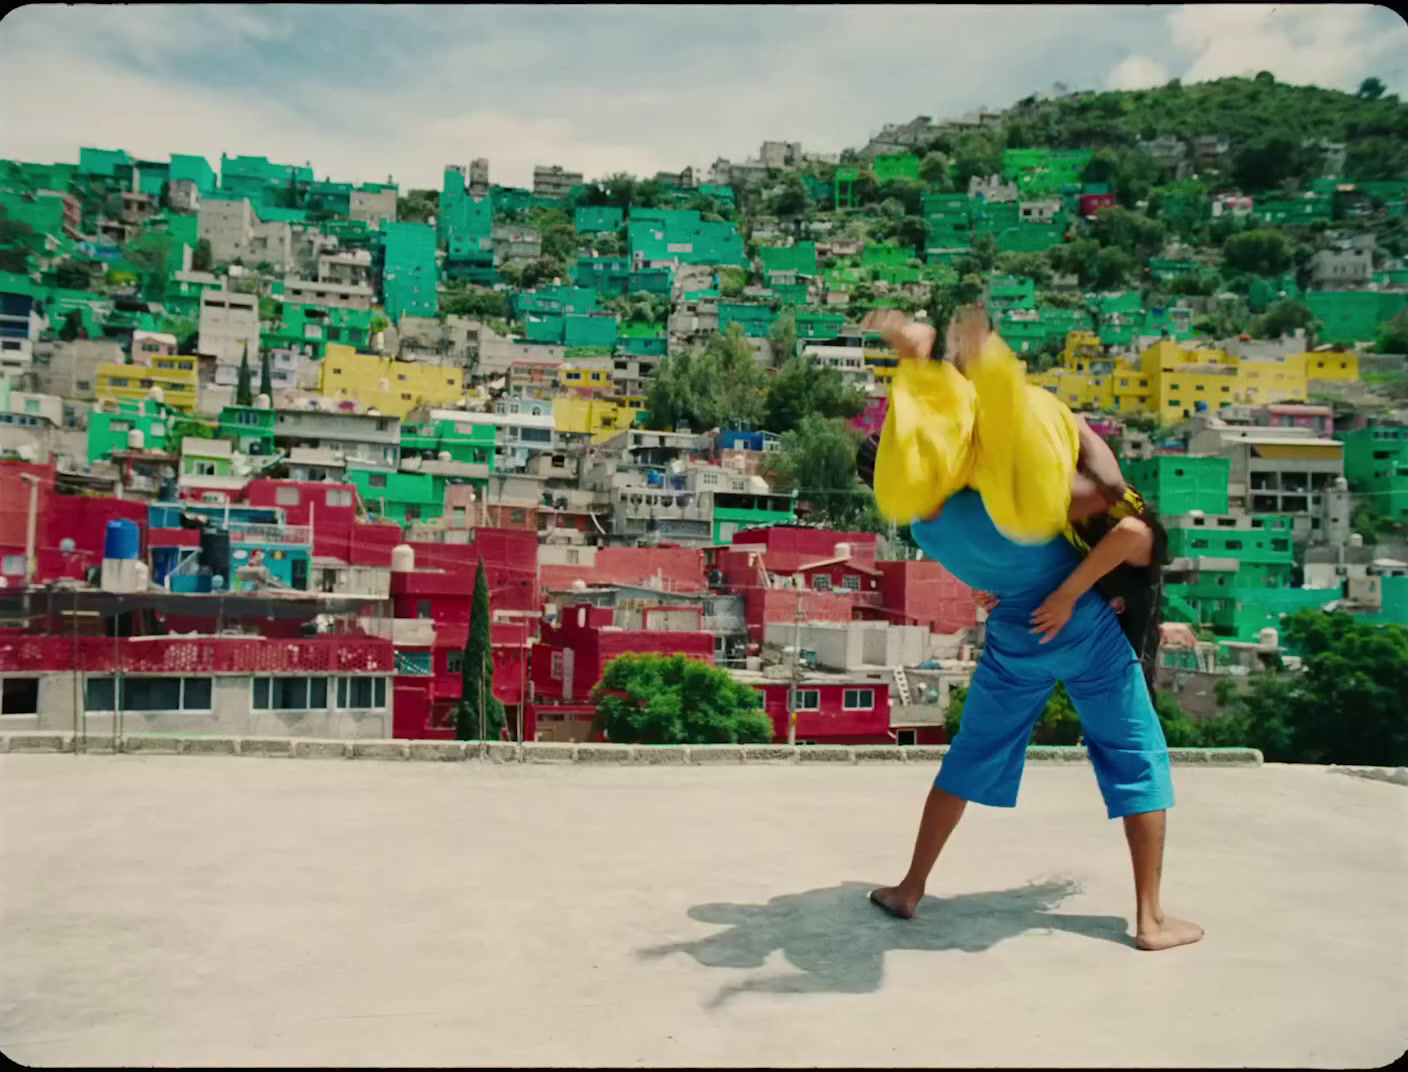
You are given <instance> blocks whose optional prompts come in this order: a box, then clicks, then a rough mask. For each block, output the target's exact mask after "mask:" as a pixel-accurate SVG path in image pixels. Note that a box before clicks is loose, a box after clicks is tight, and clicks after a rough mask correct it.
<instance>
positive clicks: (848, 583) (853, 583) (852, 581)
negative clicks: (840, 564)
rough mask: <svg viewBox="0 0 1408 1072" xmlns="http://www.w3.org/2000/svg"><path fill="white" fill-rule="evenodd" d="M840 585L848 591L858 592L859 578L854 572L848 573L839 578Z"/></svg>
mask: <svg viewBox="0 0 1408 1072" xmlns="http://www.w3.org/2000/svg"><path fill="white" fill-rule="evenodd" d="M841 587H842V588H844V589H846V590H847V591H848V592H859V591H860V578H859V577H857V576H856V575H855V574H854V573H848V574H846V575H845V576H844V577H842V578H841Z"/></svg>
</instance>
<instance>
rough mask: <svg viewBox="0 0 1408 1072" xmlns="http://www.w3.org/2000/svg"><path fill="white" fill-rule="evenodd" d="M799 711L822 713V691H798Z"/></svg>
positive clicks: (797, 708)
mask: <svg viewBox="0 0 1408 1072" xmlns="http://www.w3.org/2000/svg"><path fill="white" fill-rule="evenodd" d="M796 710H798V711H820V710H821V690H820V689H798V690H797V707H796Z"/></svg>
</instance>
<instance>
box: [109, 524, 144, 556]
mask: <svg viewBox="0 0 1408 1072" xmlns="http://www.w3.org/2000/svg"><path fill="white" fill-rule="evenodd" d="M141 544H142V537H141V530H139V529H138V528H137V523H136V522H135V521H128V520H127V519H126V518H118V519H116V520H113V521H109V522H108V524H107V531H106V532H105V533H104V535H103V557H104V558H113V559H124V558H136V557H137V554H138V551H139V550H140V548H141Z"/></svg>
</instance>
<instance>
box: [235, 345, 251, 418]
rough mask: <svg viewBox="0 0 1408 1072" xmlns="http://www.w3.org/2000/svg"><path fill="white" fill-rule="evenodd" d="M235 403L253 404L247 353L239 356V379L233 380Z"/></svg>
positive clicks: (240, 404)
mask: <svg viewBox="0 0 1408 1072" xmlns="http://www.w3.org/2000/svg"><path fill="white" fill-rule="evenodd" d="M235 405H237V406H252V405H254V388H253V387H252V386H251V385H250V382H249V353H248V352H246V353H245V354H244V355H243V356H242V357H241V358H240V374H239V379H238V380H237V381H236V382H235Z"/></svg>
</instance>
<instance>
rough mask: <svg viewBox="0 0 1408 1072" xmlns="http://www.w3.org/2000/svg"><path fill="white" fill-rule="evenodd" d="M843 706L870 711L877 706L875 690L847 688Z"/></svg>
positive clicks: (848, 709) (844, 707) (842, 700)
mask: <svg viewBox="0 0 1408 1072" xmlns="http://www.w3.org/2000/svg"><path fill="white" fill-rule="evenodd" d="M841 707H842V708H843V709H845V710H847V711H869V710H871V709H872V708H874V707H875V690H874V689H847V690H846V691H845V693H844V694H843V695H842V697H841Z"/></svg>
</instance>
